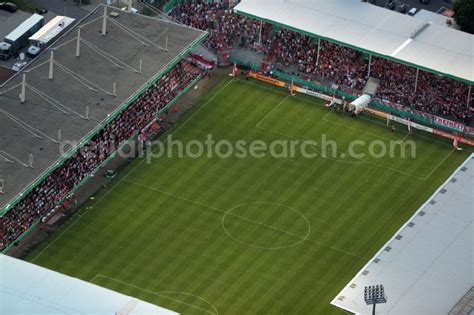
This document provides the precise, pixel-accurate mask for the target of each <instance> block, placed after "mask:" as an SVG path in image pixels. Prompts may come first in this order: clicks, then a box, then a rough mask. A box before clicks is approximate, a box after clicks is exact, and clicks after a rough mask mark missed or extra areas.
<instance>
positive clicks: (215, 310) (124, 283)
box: [90, 274, 219, 315]
mask: <svg viewBox="0 0 474 315" xmlns="http://www.w3.org/2000/svg"><path fill="white" fill-rule="evenodd" d="M97 278H104V279H108V280H111V281H114V282H117V283H120V284H123V285H126V286H129V287H132V288H135V289H138V290H141V291H143V292H146V293H150V294H153V295H156V296H161V297H163V298H166V299H169V300H172V301H174V302H177V303H180V304H183V305H186V306H189V307H192V308H194V309H197V310H200V311H203V312H206V313H209V314H212V315H218V314H219V312H218V311H217V308H216V307H215V306H214V305H213V304H212V303H211V302H209V301H208V300H206V299H204V298H202V297H200V296H197V295H194V294H190V293H186V292H178V291H173V292H174V293H180V294H184V295H188V296H193V297H195V298H197V299H200V300H202V301H204V302H206V303H207V304H209V305H210V306H211V307H212V308H213V309H214V312H211V311H209V310H206V309H203V308H201V307H198V306H196V305H192V304H189V303H186V302H184V301H181V300H178V299H175V298H172V297H169V296H167V295H165V294H163V293H162V292H161V291H157V292H153V291H150V290H147V289H144V288H142V287H139V286H136V285H133V284H130V283H126V282H123V281H121V280H118V279H114V278H111V277H108V276H104V275H101V274H97V275H95V277H94V278H92V280H91V281H90V282H91V283H92V281H93V280H95V279H97ZM170 292H171V291H170Z"/></svg>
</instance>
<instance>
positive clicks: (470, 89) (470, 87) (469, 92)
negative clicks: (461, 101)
mask: <svg viewBox="0 0 474 315" xmlns="http://www.w3.org/2000/svg"><path fill="white" fill-rule="evenodd" d="M471 92H472V85H470V84H469V89H468V91H467V104H466V106H467V108H469V102H470V101H471Z"/></svg>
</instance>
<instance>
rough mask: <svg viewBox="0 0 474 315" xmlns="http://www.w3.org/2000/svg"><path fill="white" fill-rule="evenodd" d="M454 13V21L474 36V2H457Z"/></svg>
mask: <svg viewBox="0 0 474 315" xmlns="http://www.w3.org/2000/svg"><path fill="white" fill-rule="evenodd" d="M454 13H455V14H454V20H455V21H456V23H457V24H458V25H459V26H460V27H461V29H462V30H463V31H464V32H468V33H470V34H474V0H456V2H454Z"/></svg>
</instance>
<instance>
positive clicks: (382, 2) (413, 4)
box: [370, 0, 454, 13]
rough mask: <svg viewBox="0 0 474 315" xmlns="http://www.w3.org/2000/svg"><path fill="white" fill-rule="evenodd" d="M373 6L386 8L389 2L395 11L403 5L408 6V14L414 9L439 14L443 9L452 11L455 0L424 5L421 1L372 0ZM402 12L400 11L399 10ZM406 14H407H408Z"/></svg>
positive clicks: (438, 0)
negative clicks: (392, 4)
mask: <svg viewBox="0 0 474 315" xmlns="http://www.w3.org/2000/svg"><path fill="white" fill-rule="evenodd" d="M370 2H371V3H372V4H375V5H377V6H380V7H385V6H386V4H387V2H393V3H394V8H393V10H394V11H395V10H397V7H398V8H400V7H401V6H402V5H406V12H408V11H409V10H410V9H412V8H417V9H418V10H420V9H425V10H428V11H431V12H438V11H439V10H440V9H441V8H443V7H444V8H447V9H452V8H453V3H454V0H428V1H424V2H427V3H422V1H421V0H393V1H390V0H371V1H370ZM398 10H400V9H398ZM406 12H405V13H406Z"/></svg>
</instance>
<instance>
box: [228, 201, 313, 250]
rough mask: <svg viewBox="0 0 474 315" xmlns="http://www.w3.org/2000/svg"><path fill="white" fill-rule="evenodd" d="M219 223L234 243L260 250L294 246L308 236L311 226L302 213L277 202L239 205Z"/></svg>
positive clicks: (230, 210)
mask: <svg viewBox="0 0 474 315" xmlns="http://www.w3.org/2000/svg"><path fill="white" fill-rule="evenodd" d="M221 223H222V229H223V230H224V232H225V233H226V234H227V235H228V236H229V237H230V238H232V239H233V240H235V241H237V242H239V243H241V244H244V245H247V246H250V247H254V248H261V249H282V248H288V247H292V246H296V245H298V244H300V243H302V242H304V241H305V240H306V239H307V238H308V236H309V234H310V232H311V224H310V223H309V220H308V218H306V216H305V215H304V214H303V213H302V212H301V211H299V210H297V209H295V208H293V207H290V206H287V205H283V204H280V203H276V202H250V203H242V204H238V205H236V206H234V207H232V208H230V209H229V210H227V211H226V213H225V214H224V215H223V216H222V220H221Z"/></svg>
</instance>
